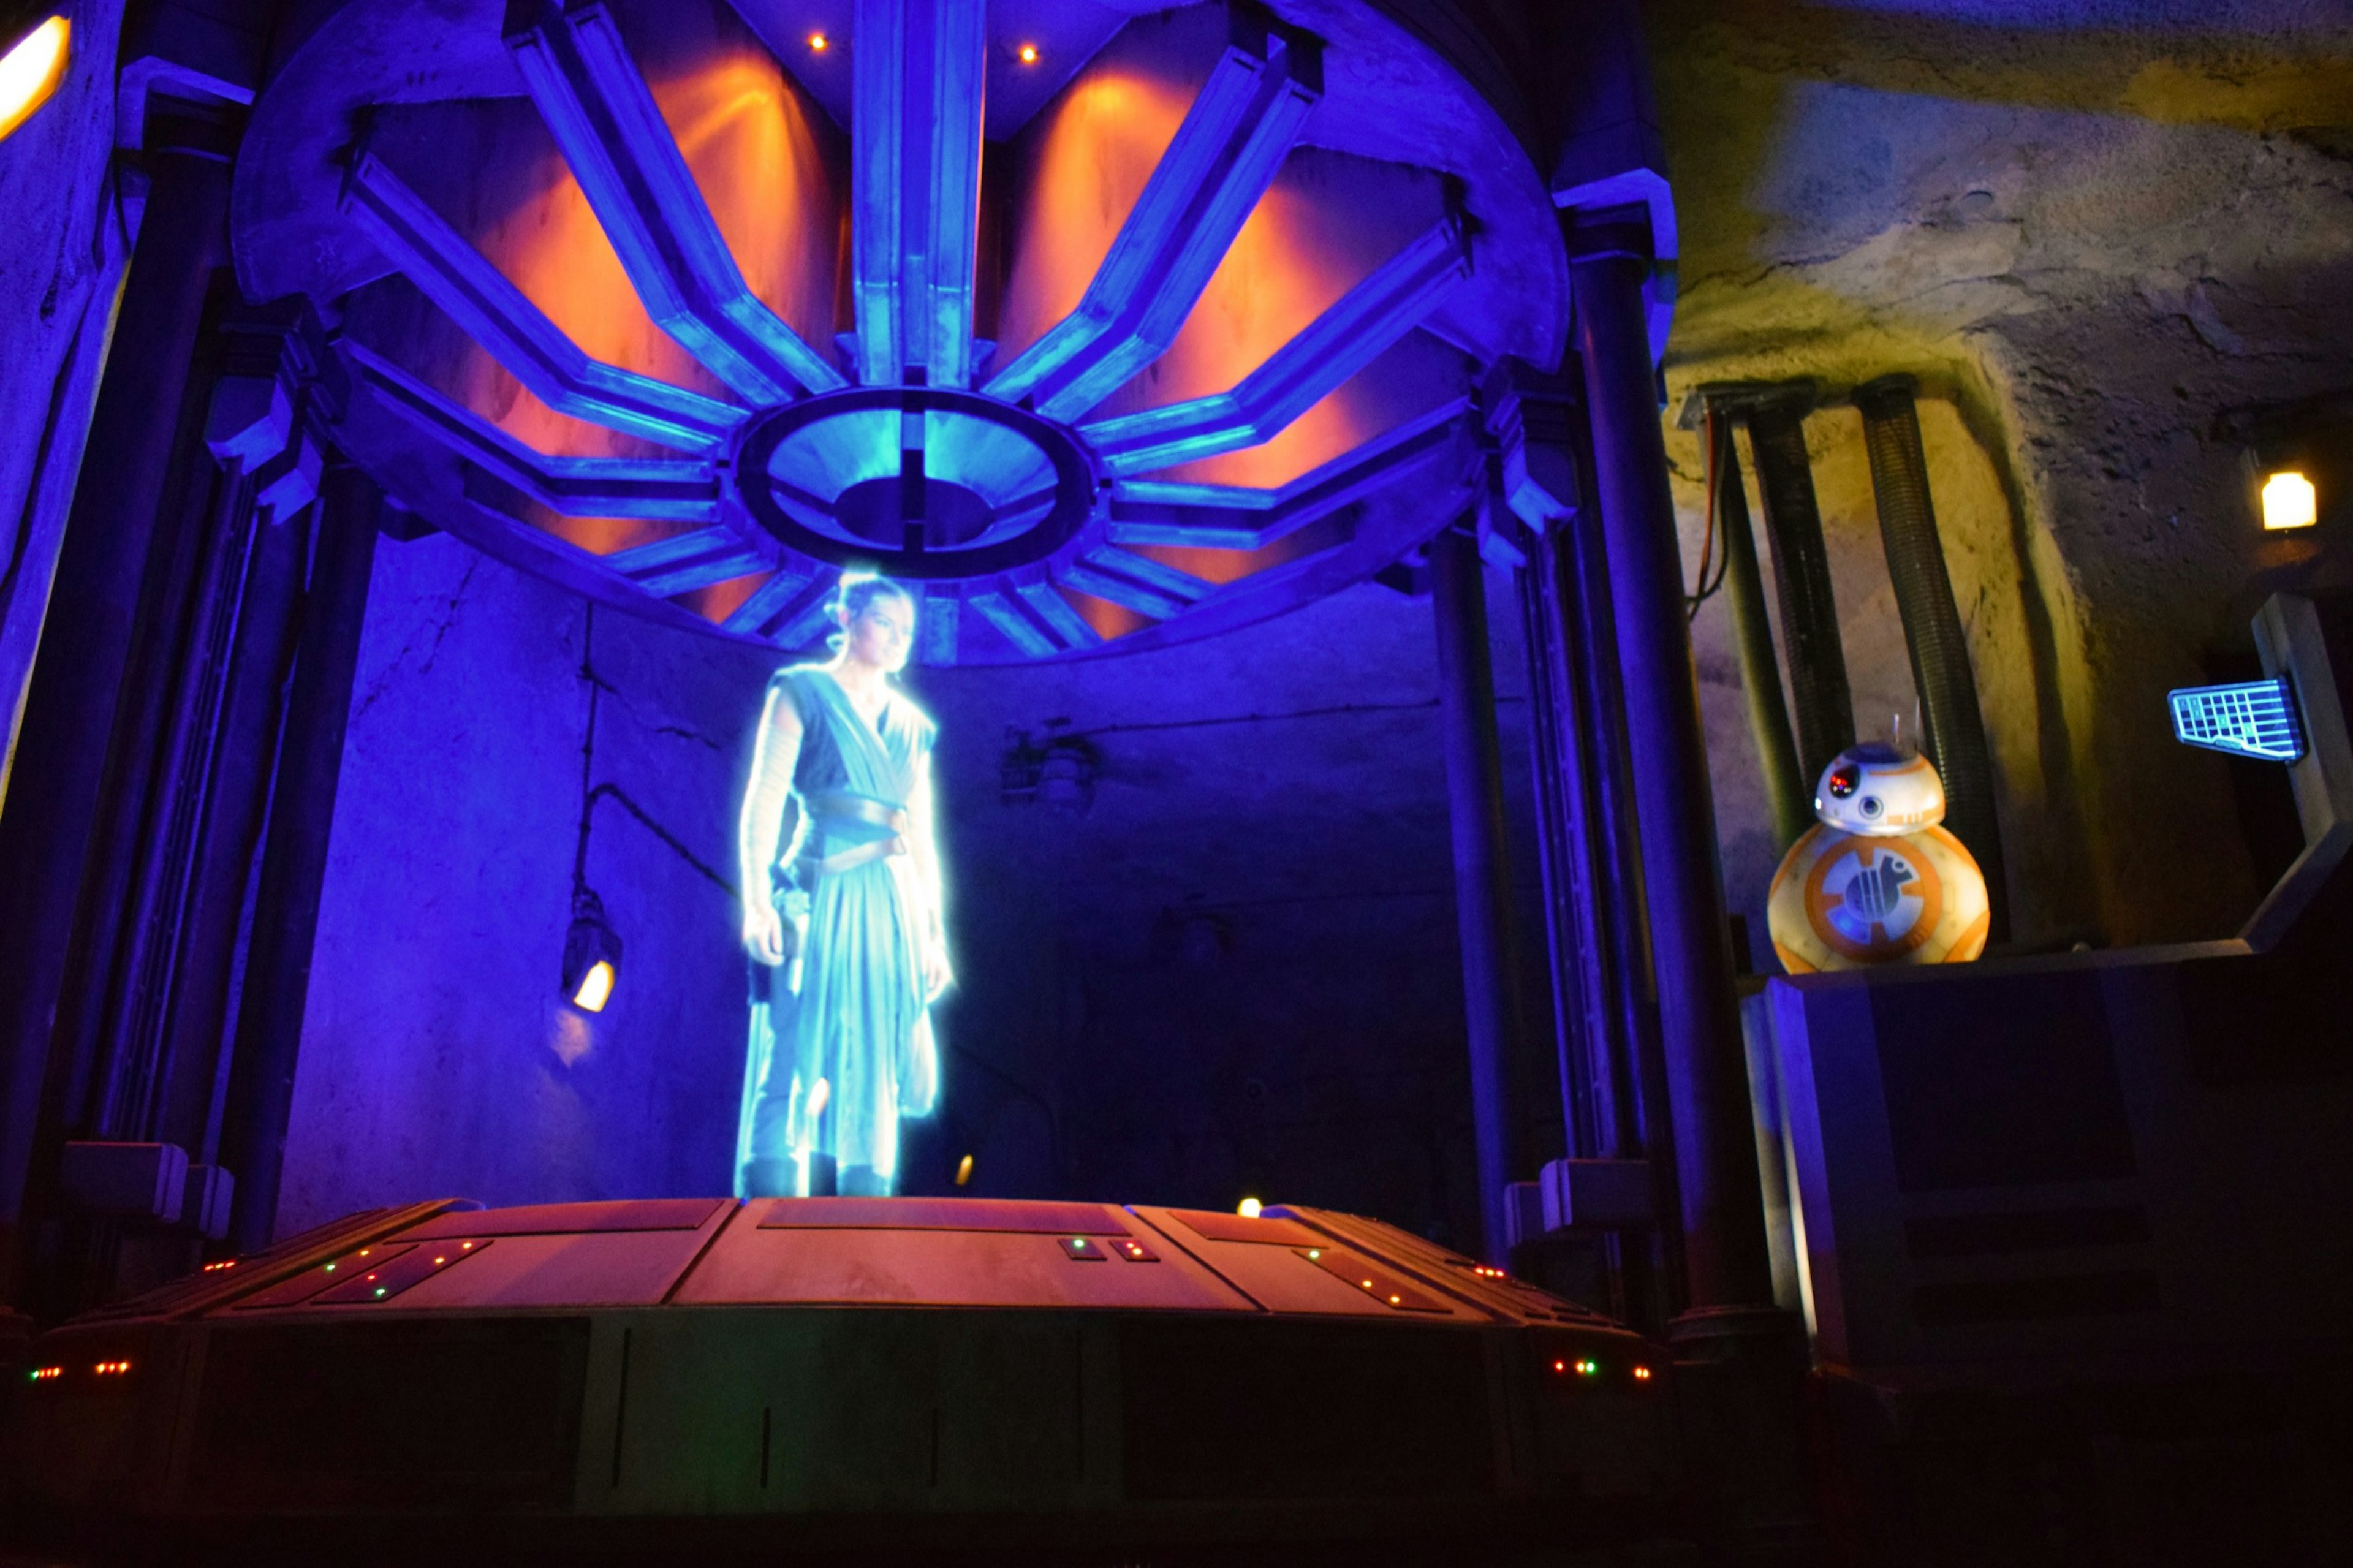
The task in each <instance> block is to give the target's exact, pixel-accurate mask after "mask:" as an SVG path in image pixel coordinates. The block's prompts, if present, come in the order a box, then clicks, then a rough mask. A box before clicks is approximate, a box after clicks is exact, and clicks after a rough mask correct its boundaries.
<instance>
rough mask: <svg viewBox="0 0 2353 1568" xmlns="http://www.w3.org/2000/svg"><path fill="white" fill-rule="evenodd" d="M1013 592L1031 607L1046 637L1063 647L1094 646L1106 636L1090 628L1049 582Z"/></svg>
mask: <svg viewBox="0 0 2353 1568" xmlns="http://www.w3.org/2000/svg"><path fill="white" fill-rule="evenodd" d="M1013 592H1014V594H1015V595H1016V596H1017V597H1018V599H1019V600H1020V602H1021V603H1022V604H1023V605H1026V606H1027V607H1028V608H1029V616H1030V618H1031V619H1033V620H1036V621H1038V622H1040V623H1041V624H1043V625H1044V626H1045V627H1046V632H1047V635H1048V636H1049V637H1053V638H1054V639H1055V640H1056V641H1057V642H1059V643H1060V646H1061V647H1065V648H1080V647H1096V646H1097V645H1098V644H1100V643H1101V642H1102V641H1103V634H1102V633H1100V632H1098V631H1096V630H1095V629H1094V627H1092V626H1089V625H1088V624H1087V618H1086V617H1085V616H1082V615H1081V614H1079V612H1078V609H1077V607H1076V606H1075V605H1072V604H1071V601H1070V600H1068V599H1066V598H1064V597H1062V594H1061V590H1060V589H1059V588H1057V587H1055V586H1054V584H1052V583H1051V582H1050V581H1048V580H1047V579H1045V578H1043V577H1039V578H1035V579H1032V580H1031V581H1029V582H1026V583H1022V584H1018V585H1017V586H1016V587H1015V588H1014V590H1013Z"/></svg>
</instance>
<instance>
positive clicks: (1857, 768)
mask: <svg viewBox="0 0 2353 1568" xmlns="http://www.w3.org/2000/svg"><path fill="white" fill-rule="evenodd" d="M1814 815H1815V816H1819V817H1820V818H1821V819H1822V820H1823V821H1824V822H1826V823H1828V824H1829V825H1830V826H1832V827H1835V828H1837V829H1838V830H1839V831H1840V832H1841V833H1857V834H1862V836H1864V837H1872V838H1892V837H1895V836H1896V835H1897V834H1901V833H1917V832H1918V831H1919V830H1920V829H1922V828H1924V827H1933V826H1936V824H1937V823H1940V822H1942V821H1944V820H1945V781H1944V780H1943V779H1941V778H1938V777H1937V776H1936V768H1935V766H1934V765H1932V764H1931V763H1929V761H1928V759H1927V758H1926V757H1924V756H1922V755H1921V754H1920V753H1919V752H1913V751H1905V750H1900V749H1898V748H1897V747H1894V746H1890V745H1884V744H1883V743H1881V742H1877V741H1871V742H1865V743H1863V744H1862V745H1860V746H1849V747H1848V748H1847V749H1846V750H1845V751H1843V752H1840V753H1839V754H1838V756H1837V757H1836V758H1835V759H1833V760H1832V761H1831V765H1830V766H1829V767H1827V768H1824V769H1823V770H1822V777H1821V782H1820V784H1817V785H1815V787H1814Z"/></svg>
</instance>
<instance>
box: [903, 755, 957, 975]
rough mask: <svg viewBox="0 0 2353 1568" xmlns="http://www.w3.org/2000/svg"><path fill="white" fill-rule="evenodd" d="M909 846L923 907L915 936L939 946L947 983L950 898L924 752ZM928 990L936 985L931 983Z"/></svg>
mask: <svg viewBox="0 0 2353 1568" xmlns="http://www.w3.org/2000/svg"><path fill="white" fill-rule="evenodd" d="M907 848H908V851H909V853H911V854H912V855H913V857H914V859H915V883H916V886H917V887H918V889H921V891H920V892H919V894H918V897H919V898H920V899H921V900H923V907H922V908H921V909H919V910H916V911H915V939H916V942H917V943H918V945H919V946H921V947H923V948H927V949H928V948H934V947H935V948H937V949H938V951H939V959H938V963H939V972H940V975H941V976H943V977H944V978H943V979H941V981H940V982H939V984H942V985H944V984H946V983H947V981H948V980H950V979H953V978H954V976H953V975H952V974H950V973H949V970H948V964H947V900H946V899H945V897H944V893H943V891H942V886H941V880H940V854H939V845H938V842H937V841H936V840H935V839H934V837H933V836H932V759H931V758H930V757H929V756H924V757H923V758H921V759H919V760H918V761H917V763H916V764H915V783H914V787H913V789H911V790H909V791H908V792H907ZM925 988H926V989H927V990H931V989H936V987H935V986H933V985H930V984H927V985H926V987H925Z"/></svg>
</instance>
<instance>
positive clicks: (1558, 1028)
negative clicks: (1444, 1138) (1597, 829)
mask: <svg viewBox="0 0 2353 1568" xmlns="http://www.w3.org/2000/svg"><path fill="white" fill-rule="evenodd" d="M1559 527H1560V525H1556V526H1555V527H1554V528H1551V529H1548V530H1545V531H1531V536H1530V538H1529V539H1528V542H1527V555H1528V562H1527V565H1526V567H1525V569H1524V570H1523V571H1521V572H1520V573H1519V574H1518V584H1519V590H1520V595H1519V597H1520V626H1521V646H1522V648H1523V651H1524V652H1525V656H1526V659H1527V668H1528V746H1529V751H1530V753H1531V756H1530V761H1531V763H1533V766H1532V768H1531V770H1530V771H1531V773H1533V775H1534V782H1535V791H1534V794H1535V806H1536V851H1537V853H1536V863H1537V868H1538V869H1539V871H1541V873H1542V874H1543V877H1544V893H1545V946H1546V958H1547V959H1548V960H1549V964H1548V969H1547V973H1549V974H1550V976H1551V979H1552V992H1553V1009H1552V1013H1553V1057H1554V1062H1555V1065H1556V1068H1557V1070H1558V1073H1559V1077H1560V1110H1561V1122H1562V1126H1563V1130H1564V1137H1563V1140H1562V1142H1564V1144H1565V1145H1566V1147H1567V1153H1568V1154H1570V1155H1571V1156H1573V1157H1577V1158H1581V1159H1589V1158H1592V1157H1593V1156H1594V1154H1595V1152H1597V1151H1598V1150H1599V1148H1600V1146H1601V1140H1602V1136H1603V1134H1602V1131H1601V1126H1600V1123H1601V1121H1602V1120H1603V1116H1604V1107H1603V1105H1602V1103H1601V1101H1600V1100H1599V1098H1598V1097H1597V1095H1596V1094H1595V1086H1596V1082H1597V1079H1601V1078H1602V1072H1606V1070H1607V1069H1606V1068H1603V1069H1602V1072H1597V1070H1596V1068H1597V1066H1598V1065H1599V1064H1602V1063H1606V1061H1607V1060H1608V1057H1609V1026H1610V1022H1611V1019H1610V1015H1609V1005H1608V999H1607V992H1606V986H1607V984H1608V980H1607V972H1606V969H1605V967H1604V965H1603V964H1602V963H1601V962H1600V959H1601V943H1600V931H1601V921H1600V918H1599V907H1598V906H1597V904H1596V902H1595V900H1594V891H1595V889H1594V885H1593V864H1592V861H1593V856H1592V846H1591V843H1590V835H1589V834H1588V831H1587V828H1588V823H1589V821H1590V818H1591V812H1592V802H1591V801H1590V800H1589V799H1588V798H1587V796H1588V791H1587V790H1586V788H1585V784H1586V780H1585V770H1584V766H1583V763H1584V761H1585V758H1584V752H1585V748H1586V745H1587V741H1586V736H1587V735H1588V734H1589V732H1590V731H1589V728H1588V725H1587V724H1586V723H1585V721H1584V719H1583V715H1582V714H1581V713H1580V712H1579V711H1578V704H1577V687H1576V681H1575V679H1574V678H1573V676H1572V673H1571V670H1570V664H1571V657H1570V652H1569V644H1568V637H1567V628H1566V627H1564V626H1562V624H1561V615H1560V594H1559V587H1558V579H1559V572H1560V564H1559V558H1560V542H1559V537H1558V535H1559ZM1604 1081H1606V1080H1604Z"/></svg>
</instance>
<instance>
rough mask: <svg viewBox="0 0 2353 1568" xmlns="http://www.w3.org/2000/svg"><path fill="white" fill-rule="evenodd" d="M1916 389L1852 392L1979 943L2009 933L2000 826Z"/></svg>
mask: <svg viewBox="0 0 2353 1568" xmlns="http://www.w3.org/2000/svg"><path fill="white" fill-rule="evenodd" d="M1916 391H1917V385H1916V384H1915V382H1914V381H1913V379H1912V378H1911V377H1910V376H1908V375H1888V376H1882V377H1881V378H1880V379H1878V380H1877V381H1873V382H1870V383H1868V384H1864V385H1862V386H1858V387H1856V388H1855V389H1854V402H1855V406H1856V407H1857V408H1860V409H1861V410H1862V438H1863V445H1864V447H1865V449H1866V450H1867V451H1868V452H1869V454H1870V456H1871V489H1872V494H1873V496H1874V497H1875V498H1876V499H1877V500H1878V502H1879V535H1880V540H1881V542H1883V544H1885V546H1886V548H1887V575H1888V578H1889V580H1890V581H1892V582H1893V583H1894V585H1895V607H1896V609H1897V610H1898V611H1899V612H1900V613H1901V614H1902V616H1903V617H1904V642H1905V647H1906V648H1908V649H1909V650H1910V652H1911V655H1912V685H1913V689H1915V691H1917V692H1918V693H1919V694H1920V720H1921V731H1922V733H1921V737H1920V739H1921V742H1922V746H1923V749H1924V750H1925V751H1926V752H1927V754H1928V760H1929V761H1930V762H1932V763H1935V764H1936V772H1937V773H1940V774H1942V775H1943V777H1944V781H1945V826H1946V827H1947V829H1949V830H1950V831H1951V833H1952V834H1953V836H1954V837H1957V838H1958V839H1959V840H1960V841H1961V842H1962V843H1963V844H1964V845H1966V846H1967V847H1968V851H1969V853H1970V854H1971V855H1973V856H1975V857H1976V858H1977V863H1978V869H1979V870H1980V871H1983V872H1984V873H1985V880H1986V895H1987V897H1988V899H1989V901H1990V903H1991V905H1992V921H1991V929H1990V931H1989V933H1988V940H1989V941H1991V942H2002V941H2005V940H2007V939H2008V937H2009V935H2010V908H2009V905H2010V900H2009V898H2008V896H2007V895H2008V888H2009V884H2008V882H2007V881H2006V880H2005V879H2004V877H2003V872H2002V855H2001V824H2000V818H1999V817H1998V816H1996V815H1995V812H1994V798H1993V758H1992V756H1991V754H1990V753H1989V752H1988V751H1987V749H1986V738H1985V718H1984V715H1983V714H1982V713H1981V712H1980V711H1979V710H1978V683H1977V677H1976V675H1975V674H1974V673H1973V672H1972V670H1971V669H1970V668H1969V645H1968V637H1967V635H1966V634H1965V633H1964V632H1963V631H1962V629H1961V613H1960V609H1959V607H1958V606H1957V605H1955V604H1954V602H1953V580H1952V578H1951V576H1950V575H1949V574H1947V572H1946V570H1945V545H1944V541H1943V539H1942V538H1941V537H1940V536H1939V535H1938V533H1937V531H1936V507H1935V505H1934V504H1933V503H1932V502H1931V501H1930V500H1929V497H1928V458H1927V455H1926V452H1925V451H1923V450H1922V448H1921V446H1920V415H1919V410H1918V408H1917V407H1916V406H1915V395H1916Z"/></svg>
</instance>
